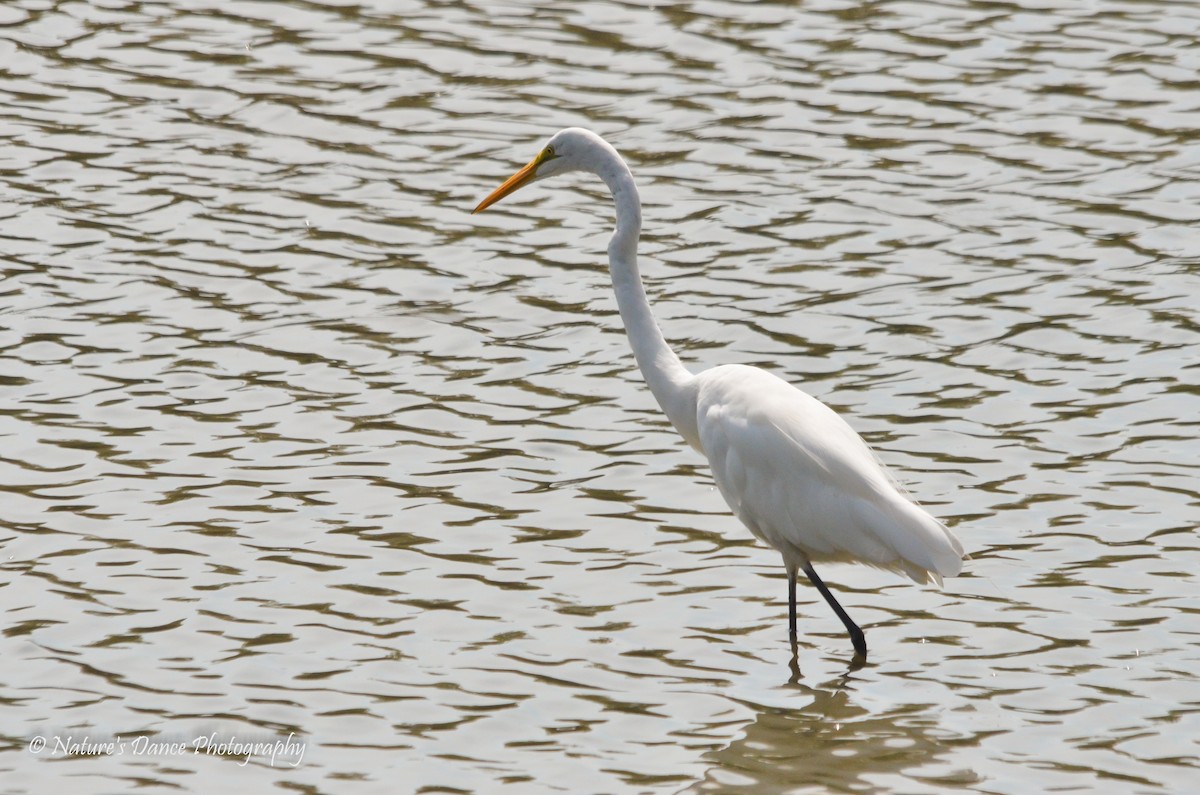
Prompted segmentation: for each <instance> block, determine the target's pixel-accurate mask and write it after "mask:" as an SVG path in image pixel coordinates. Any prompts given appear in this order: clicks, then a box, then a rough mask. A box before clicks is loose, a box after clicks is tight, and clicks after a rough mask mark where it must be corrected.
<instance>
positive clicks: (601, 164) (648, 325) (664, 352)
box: [593, 142, 700, 449]
mask: <svg viewBox="0 0 1200 795" xmlns="http://www.w3.org/2000/svg"><path fill="white" fill-rule="evenodd" d="M601 143H603V142H601ZM593 170H594V171H595V172H596V174H597V175H599V177H600V178H601V179H603V180H604V183H605V184H606V185H608V189H609V190H610V191H611V192H612V197H613V203H614V204H615V205H616V208H617V228H616V231H614V232H613V236H612V239H611V240H610V241H609V243H608V269H609V273H610V274H611V275H612V284H613V292H615V293H616V296H617V308H618V309H619V310H620V312H621V321H622V322H623V323H624V324H625V333H626V334H627V335H628V337H629V345H630V347H631V348H633V355H634V357H635V358H636V359H637V363H638V369H640V370H641V371H642V377H644V378H645V379H646V384H647V385H648V386H649V387H650V391H651V392H652V393H653V394H654V398H655V399H656V400H657V401H658V405H659V406H661V407H662V410H663V412H665V413H666V415H667V419H669V420H670V421H671V424H672V425H674V426H675V429H676V430H677V431H679V433H680V435H681V436H683V438H684V439H685V440H686V441H687V442H688V444H690V445H691V446H692V447H694V448H696V449H700V437H699V433H698V431H697V429H696V385H695V380H694V377H693V376H692V374H691V373H689V372H688V370H687V368H685V367H684V366H683V363H682V362H680V361H679V357H678V356H676V355H675V351H673V350H671V348H670V346H669V345H667V341H666V339H664V338H663V335H662V332H661V331H660V330H659V328H658V324H657V323H655V322H654V315H653V314H652V313H651V312H650V302H649V301H648V300H647V299H646V290H645V288H644V287H643V286H642V277H641V274H640V273H638V265H637V245H638V237H639V235H640V234H641V231H642V202H641V199H640V198H639V197H638V192H637V186H636V185H634V183H633V175H632V174H631V173H630V171H629V167H628V166H627V165H625V161H624V160H622V159H621V156H620V155H619V154H617V152H616V150H615V149H613V148H612V147H611V146H609V145H608V144H607V143H604V145H603V146H602V147H600V148H598V151H597V153H596V158H595V161H594V162H593Z"/></svg>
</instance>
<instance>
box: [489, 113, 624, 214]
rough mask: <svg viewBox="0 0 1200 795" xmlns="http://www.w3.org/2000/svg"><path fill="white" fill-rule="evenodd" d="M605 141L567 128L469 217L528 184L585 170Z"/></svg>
mask: <svg viewBox="0 0 1200 795" xmlns="http://www.w3.org/2000/svg"><path fill="white" fill-rule="evenodd" d="M606 146H607V144H605V143H604V140H603V139H602V138H601V137H600V136H598V135H596V134H595V133H594V132H592V131H590V130H585V129H583V128H581V127H568V128H567V129H565V130H559V131H558V132H556V133H555V134H554V137H553V138H551V139H550V140H549V141H547V142H546V145H545V146H543V147H542V150H541V151H540V152H538V153H537V156H536V157H535V158H533V160H530V161H529V162H528V163H527V164H526V165H525V167H524V168H522V169H521V170H520V171H518V172H517V173H516V174H513V175H512V176H511V177H509V178H508V179H506V180H505V181H504V184H503V185H501V186H500V187H498V188H496V189H495V190H494V191H492V192H491V194H489V195H488V197H487V198H486V199H484V200H483V201H481V202H480V203H479V206H478V207H476V208H475V209H474V210H472V211H471V212H472V213H477V212H481V211H483V210H486V209H487V208H488V207H491V206H492V205H493V204H495V203H496V202H498V201H500V200H501V199H503V198H504V197H505V196H507V195H508V194H510V193H513V192H514V191H516V190H517V189H518V188H523V187H524V186H526V185H528V184H529V183H531V182H536V181H537V180H539V179H545V178H546V177H552V176H554V175H555V174H565V173H566V172H568V171H576V170H578V169H582V168H587V167H588V163H589V162H590V157H589V155H591V154H592V153H593V152H595V151H596V149H597V148H598V147H606Z"/></svg>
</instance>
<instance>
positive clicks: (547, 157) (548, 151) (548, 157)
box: [544, 146, 554, 160]
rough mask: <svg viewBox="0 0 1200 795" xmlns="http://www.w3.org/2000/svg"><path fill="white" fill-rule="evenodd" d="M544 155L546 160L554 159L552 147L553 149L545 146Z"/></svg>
mask: <svg viewBox="0 0 1200 795" xmlns="http://www.w3.org/2000/svg"><path fill="white" fill-rule="evenodd" d="M544 154H545V155H546V159H547V160H549V159H550V158H552V157H554V147H553V146H547V147H546V151H545V153H544Z"/></svg>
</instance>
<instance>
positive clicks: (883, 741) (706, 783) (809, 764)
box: [682, 650, 975, 795]
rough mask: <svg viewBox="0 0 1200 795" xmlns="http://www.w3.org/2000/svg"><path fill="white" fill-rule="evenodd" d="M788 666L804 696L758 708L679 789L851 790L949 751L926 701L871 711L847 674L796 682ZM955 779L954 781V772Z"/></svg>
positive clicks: (760, 794) (967, 775) (758, 793)
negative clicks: (700, 773)
mask: <svg viewBox="0 0 1200 795" xmlns="http://www.w3.org/2000/svg"><path fill="white" fill-rule="evenodd" d="M793 651H794V650H793ZM790 667H791V669H792V674H793V676H792V680H791V683H792V686H793V687H794V688H796V689H797V696H799V697H808V698H810V699H811V700H810V701H809V702H808V703H807V704H805V705H804V706H802V707H799V708H796V709H789V708H784V707H779V706H769V707H768V706H762V705H758V706H757V709H758V712H757V715H756V716H755V717H754V719H753V720H752V721H750V723H748V724H746V726H745V727H744V729H743V730H742V735H741V736H740V737H739V738H737V739H735V740H733V742H731V743H730V744H729V745H727V746H725V747H724V748H721V749H719V750H714V751H709V752H708V753H707V754H705V758H706V760H707V761H708V763H709V766H708V771H707V773H706V774H705V775H704V777H703V778H702V779H701V780H699V781H697V782H696V783H694V784H693V785H691V786H690V787H688V788H686V789H684V790H683V791H682V792H684V793H709V792H720V793H747V795H749V793H753V794H754V795H764V794H769V793H785V792H794V791H796V790H797V789H798V788H804V789H808V788H813V789H814V790H816V791H824V790H830V791H842V792H844V791H852V790H857V789H862V788H863V787H864V785H865V784H868V783H869V782H867V781H865V779H867V777H871V779H875V778H876V777H878V776H880V775H887V774H897V773H901V772H903V771H909V770H912V769H915V768H920V767H924V766H926V765H928V764H930V763H932V762H934V761H935V760H937V759H938V758H939V757H945V756H948V755H949V753H950V748H949V747H948V746H946V745H945V744H944V743H943V742H942V741H941V740H940V739H939V735H940V734H941V732H939V730H938V722H937V719H936V717H935V716H931V715H930V714H929V713H928V710H927V708H926V707H925V706H923V705H909V704H896V705H894V706H893V707H892V708H890V709H887V710H884V711H882V712H878V711H877V712H874V713H873V712H871V711H869V710H867V709H865V708H864V707H862V706H859V705H858V704H857V703H855V700H854V688H853V683H854V680H853V678H852V676H851V674H852V673H853V672H852V671H847V672H846V673H845V674H843V675H841V676H839V677H837V678H836V679H833V680H831V681H829V682H827V683H825V684H823V685H820V686H817V687H811V686H806V685H803V684H800V683H799V665H798V664H797V662H796V655H795V654H793V657H792V662H791V666H790ZM801 694H803V695H802V696H801ZM743 703H745V702H743ZM961 776H962V777H961V783H963V784H966V783H970V782H971V781H973V780H975V776H974V774H972V773H971V772H970V771H964V772H963V773H962V774H961ZM939 778H941V777H939ZM874 783H875V784H877V783H878V782H874ZM954 783H955V784H958V783H960V780H959V778H958V777H955V780H954ZM871 786H872V788H874V784H872V785H871Z"/></svg>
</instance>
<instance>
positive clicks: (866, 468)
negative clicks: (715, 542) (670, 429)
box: [474, 127, 963, 661]
mask: <svg viewBox="0 0 1200 795" xmlns="http://www.w3.org/2000/svg"><path fill="white" fill-rule="evenodd" d="M568 171H590V172H591V173H593V174H595V175H597V176H599V177H600V179H602V180H604V183H605V184H606V185H607V186H608V189H609V191H611V192H612V197H613V202H614V203H615V205H616V211H617V228H616V231H615V232H613V236H612V239H611V240H610V241H609V244H608V267H609V272H610V274H611V276H612V284H613V291H614V292H615V293H616V297H617V307H618V308H619V310H620V312H621V320H622V321H623V322H624V324H625V332H626V334H628V336H629V344H630V346H631V347H632V348H633V355H634V356H635V357H636V358H637V363H638V367H639V368H640V369H641V371H642V376H643V377H644V378H645V379H646V383H647V384H648V385H649V387H650V391H651V392H653V393H654V397H655V399H656V400H657V401H658V405H659V406H661V407H662V410H663V411H664V412H665V413H666V415H667V418H668V419H669V420H670V421H671V424H672V425H674V426H675V429H676V430H677V431H679V433H680V434H681V435H682V436H683V438H684V439H685V440H686V441H687V443H688V444H690V445H691V446H692V447H694V448H695V449H696V450H698V451H699V452H700V453H702V454H703V455H704V456H706V457H707V458H708V463H709V466H711V467H712V473H713V478H714V479H715V480H716V482H717V487H718V488H719V489H720V491H721V494H722V496H724V497H725V501H726V502H727V503H729V507H730V508H731V509H733V512H734V514H736V515H737V517H738V518H739V519H740V520H741V521H742V523H743V524H745V525H746V527H747V528H749V530H750V532H752V533H753V534H754V535H755V536H757V537H758V538H759V539H761V540H762V541H764V542H766V543H767V544H769V545H770V546H772V547H774V548H775V549H776V550H778V551H779V553H780V554H781V555H783V565H784V568H786V569H787V577H788V627H789V630H790V637H791V639H792V641H793V643H794V641H795V639H796V574H797V572H798V571H803V572H804V573H805V574H806V575H807V576H808V579H809V580H810V581H812V584H813V585H815V586H816V587H817V590H818V591H820V592H821V596H823V597H824V598H825V601H826V602H828V603H829V606H830V607H832V608H833V611H834V612H835V613H837V616H838V618H840V619H841V620H842V623H843V624H845V626H846V630H847V631H848V632H849V633H850V639H851V641H852V642H853V643H854V650H855V652H856V653H857V657H858V658H860V659H862V660H864V661H865V659H866V656H867V642H866V638H865V636H864V635H863V631H862V630H861V629H859V627H858V625H857V624H855V623H854V622H853V621H851V620H850V616H848V615H847V614H846V611H845V610H843V609H842V606H841V605H840V604H838V601H837V599H835V598H834V597H833V594H831V593H830V592H829V589H828V588H827V587H825V583H824V582H822V581H821V578H820V577H818V576H817V572H816V570H814V569H813V563H814V562H821V563H823V562H826V561H829V562H858V563H866V564H868V565H871V566H876V567H878V568H881V569H890V570H893V571H896V572H902V573H904V574H907V575H908V576H909V577H910V578H912V579H913V580H914V581H915V582H917V583H918V584H920V583H924V582H926V581H932V582H934V583H936V584H937V585H939V586H940V585H941V584H942V577H952V576H954V575H956V574H958V573H959V572H960V571H961V570H962V558H963V547H962V544H961V543H959V541H958V539H957V538H955V536H954V534H953V533H951V532H950V530H948V529H947V528H946V527H945V525H943V524H942V523H941V522H939V521H938V520H937V519H934V518H933V517H932V516H930V515H929V514H928V513H926V512H925V511H924V510H923V509H922V508H920V507H918V506H917V505H916V504H914V503H913V502H912V501H911V500H910V499H909V498H908V497H907V496H906V495H905V494H904V492H903V491H901V489H900V488H899V487H898V486H897V485H896V483H895V481H893V480H892V479H891V477H890V476H889V475H888V473H887V472H886V471H885V470H884V469H883V466H882V465H881V464H880V463H879V461H878V459H876V458H875V455H874V454H873V453H872V452H871V449H870V448H869V447H867V444H866V442H864V441H863V440H862V437H860V436H859V435H858V434H857V433H855V432H854V430H853V429H852V428H851V427H850V426H849V425H847V424H846V422H845V420H843V419H842V418H841V417H839V416H838V415H837V414H836V413H835V412H834V411H833V410H832V409H830V408H829V407H828V406H826V405H825V404H824V403H821V402H820V401H819V400H817V399H816V398H813V397H811V396H809V395H807V394H805V393H804V392H801V391H800V390H799V389H797V388H795V387H794V386H792V385H791V384H789V383H787V382H786V381H784V380H782V379H780V378H778V377H776V376H774V375H772V374H771V373H768V372H766V371H764V370H759V369H758V368H756V367H748V366H745V365H737V364H733V365H722V366H719V367H714V368H712V369H711V370H705V371H703V372H701V373H699V374H697V375H692V374H691V373H690V372H688V370H687V369H686V368H685V367H684V366H683V364H682V363H681V362H680V361H679V357H678V356H676V355H675V352H674V351H672V350H671V348H670V347H669V346H668V345H667V342H666V340H665V339H664V338H663V335H662V332H661V331H659V328H658V325H657V324H656V323H655V321H654V316H653V315H652V314H651V311H650V303H649V302H648V301H647V299H646V291H645V289H644V288H643V287H642V279H641V276H640V275H639V274H638V266H637V244H638V236H639V235H640V233H641V228H642V205H641V200H640V199H639V198H638V191H637V187H636V186H635V185H634V182H633V175H632V174H631V173H630V171H629V167H628V166H627V165H626V164H625V161H624V160H622V159H621V156H620V155H619V154H617V150H616V149H614V148H613V147H612V146H611V145H610V144H609V143H608V142H607V141H605V140H604V139H603V138H601V137H600V136H598V135H596V134H595V133H593V132H591V131H589V130H584V129H580V128H578V127H573V128H569V129H566V130H562V131H560V132H558V133H556V134H555V135H554V137H553V138H551V139H550V141H549V142H548V143H547V144H546V146H544V147H543V148H542V150H541V151H540V152H539V153H538V154H537V156H536V157H535V158H534V159H533V160H531V161H530V162H529V163H528V165H526V166H525V167H524V168H522V169H521V170H520V171H518V172H517V173H516V174H513V175H512V176H511V177H509V178H508V180H507V181H505V182H504V184H502V185H501V186H500V187H499V188H497V189H496V190H495V191H493V192H492V193H491V195H489V196H488V197H487V198H486V199H484V200H483V201H482V202H480V203H479V206H478V207H476V208H475V210H474V212H476V213H477V212H480V211H482V210H485V209H487V208H488V207H490V206H491V205H492V204H495V203H496V202H498V201H500V199H503V198H504V197H505V196H507V195H509V194H510V193H512V192H513V191H515V190H517V189H518V188H521V187H524V186H525V185H528V184H530V183H532V182H535V181H537V180H540V179H544V178H546V177H551V176H554V175H556V174H563V173H566V172H568Z"/></svg>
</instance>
